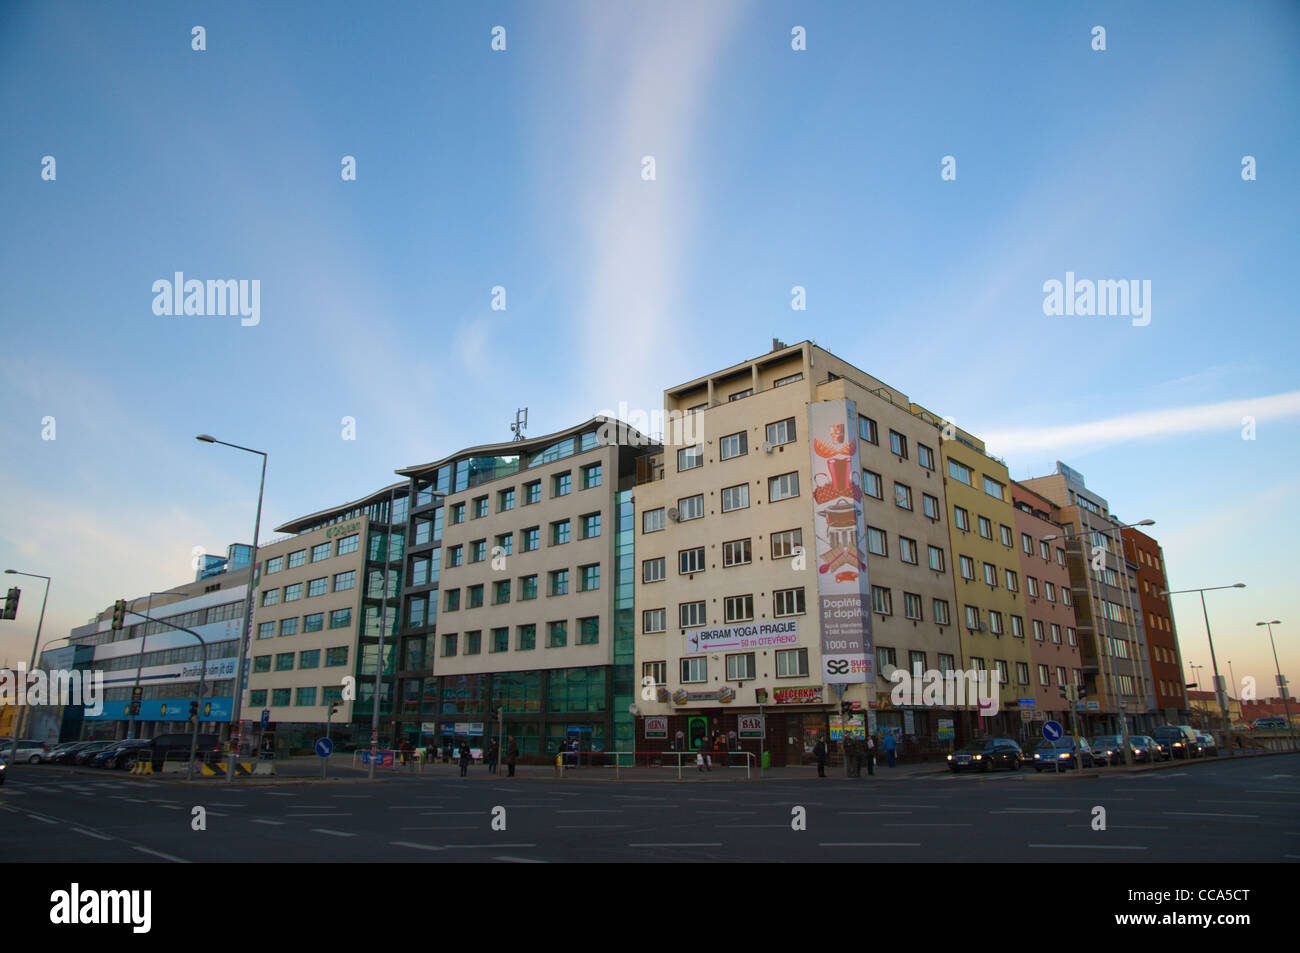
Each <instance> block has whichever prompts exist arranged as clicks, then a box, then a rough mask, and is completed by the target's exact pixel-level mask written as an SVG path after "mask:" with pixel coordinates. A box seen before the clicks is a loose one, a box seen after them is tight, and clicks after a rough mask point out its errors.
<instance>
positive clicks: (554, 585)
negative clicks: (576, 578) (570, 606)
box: [550, 569, 569, 596]
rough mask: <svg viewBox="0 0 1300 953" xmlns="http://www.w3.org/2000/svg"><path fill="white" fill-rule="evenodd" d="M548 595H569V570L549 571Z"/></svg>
mask: <svg viewBox="0 0 1300 953" xmlns="http://www.w3.org/2000/svg"><path fill="white" fill-rule="evenodd" d="M550 578H551V586H550V594H551V595H553V596H567V595H568V594H569V570H567V569H553V570H551V575H550Z"/></svg>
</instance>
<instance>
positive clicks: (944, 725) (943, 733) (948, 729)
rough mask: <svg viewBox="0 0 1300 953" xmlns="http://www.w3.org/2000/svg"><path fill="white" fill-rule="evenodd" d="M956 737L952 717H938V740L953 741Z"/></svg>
mask: <svg viewBox="0 0 1300 953" xmlns="http://www.w3.org/2000/svg"><path fill="white" fill-rule="evenodd" d="M956 739H957V735H956V732H955V731H954V730H953V726H952V719H951V718H940V719H939V740H940V741H955V740H956Z"/></svg>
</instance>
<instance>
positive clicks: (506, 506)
mask: <svg viewBox="0 0 1300 953" xmlns="http://www.w3.org/2000/svg"><path fill="white" fill-rule="evenodd" d="M514 508H515V488H514V487H511V488H510V489H508V490H499V491H498V492H497V512H498V513H505V512H507V511H509V510H513V509H514Z"/></svg>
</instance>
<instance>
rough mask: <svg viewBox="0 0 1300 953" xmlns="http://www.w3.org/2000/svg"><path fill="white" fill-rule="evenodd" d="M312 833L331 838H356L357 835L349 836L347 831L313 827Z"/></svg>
mask: <svg viewBox="0 0 1300 953" xmlns="http://www.w3.org/2000/svg"><path fill="white" fill-rule="evenodd" d="M312 832H313V833H316V834H329V835H330V836H331V837H356V836H357V835H356V834H349V833H348V832H347V831H332V830H329V829H328V828H325V827H313V828H312Z"/></svg>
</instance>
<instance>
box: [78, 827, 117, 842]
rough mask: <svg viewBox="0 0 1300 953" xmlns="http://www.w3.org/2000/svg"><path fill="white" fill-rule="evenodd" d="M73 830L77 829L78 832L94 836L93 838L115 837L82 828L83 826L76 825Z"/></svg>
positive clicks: (108, 838)
mask: <svg viewBox="0 0 1300 953" xmlns="http://www.w3.org/2000/svg"><path fill="white" fill-rule="evenodd" d="M73 830H74V831H76V832H77V833H78V834H85V835H86V836H87V837H93V838H95V839H96V840H112V839H113V838H111V837H109V836H108V835H106V834H97V833H95V832H94V831H88V830H86V829H85V828H82V827H74V828H73Z"/></svg>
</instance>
